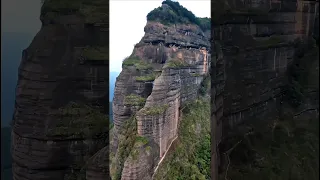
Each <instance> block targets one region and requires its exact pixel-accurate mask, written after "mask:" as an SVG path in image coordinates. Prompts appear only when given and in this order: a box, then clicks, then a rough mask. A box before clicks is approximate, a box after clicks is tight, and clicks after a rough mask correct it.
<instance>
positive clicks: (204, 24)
mask: <svg viewBox="0 0 320 180" xmlns="http://www.w3.org/2000/svg"><path fill="white" fill-rule="evenodd" d="M198 20H199V26H200V28H201V29H202V30H203V31H206V30H210V29H211V18H207V17H205V18H198Z"/></svg>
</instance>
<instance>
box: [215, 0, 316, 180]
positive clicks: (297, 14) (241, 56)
mask: <svg viewBox="0 0 320 180" xmlns="http://www.w3.org/2000/svg"><path fill="white" fill-rule="evenodd" d="M226 4H227V6H228V8H229V9H230V11H229V14H225V15H223V16H221V18H220V19H219V21H220V24H219V25H217V26H215V27H214V39H215V41H214V44H215V46H214V47H215V51H216V53H217V55H216V57H214V59H216V60H215V61H214V62H215V63H213V64H212V72H213V74H212V75H211V78H212V79H215V80H216V81H214V83H212V95H211V97H212V107H213V111H212V113H213V114H212V117H213V119H214V118H216V119H214V120H216V121H215V122H217V124H216V125H215V126H216V127H217V129H216V132H217V133H218V134H217V135H216V137H217V144H219V142H220V141H221V137H222V134H221V132H222V123H221V122H223V120H224V119H223V118H225V120H226V121H224V123H223V125H225V126H226V127H233V126H235V125H237V124H239V123H240V122H242V121H244V120H248V119H251V118H254V119H262V120H267V119H271V118H274V117H276V116H277V115H278V111H277V109H279V105H280V100H279V99H280V98H279V97H281V96H282V94H283V91H282V90H283V89H282V87H283V86H284V85H285V84H286V81H287V77H286V71H287V67H288V65H290V63H291V62H292V60H293V56H294V52H295V48H294V43H292V42H293V41H294V40H295V39H297V38H306V37H308V36H311V35H312V34H313V31H314V29H315V30H316V31H317V26H316V24H317V23H318V22H316V21H315V20H316V19H318V12H317V11H318V2H316V1H301V0H297V1H285V0H279V1H276V0H259V1H254V2H253V1H250V2H249V1H226ZM255 8H257V9H255ZM212 11H214V10H212ZM219 80H221V81H219ZM235 87H236V88H235ZM226 134H227V132H226ZM212 167H214V164H213V165H212ZM213 175H214V174H213ZM213 175H212V176H213Z"/></svg>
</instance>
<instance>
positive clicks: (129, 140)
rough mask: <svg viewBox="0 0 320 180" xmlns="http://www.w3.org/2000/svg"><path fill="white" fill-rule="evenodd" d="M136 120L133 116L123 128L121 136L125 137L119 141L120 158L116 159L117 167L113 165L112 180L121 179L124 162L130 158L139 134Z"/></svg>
mask: <svg viewBox="0 0 320 180" xmlns="http://www.w3.org/2000/svg"><path fill="white" fill-rule="evenodd" d="M136 123H137V121H136V118H135V117H134V116H133V117H131V118H130V119H128V120H127V121H126V122H125V124H124V127H123V130H122V132H121V134H122V135H123V137H121V138H120V140H119V145H118V150H117V151H118V158H117V159H116V161H117V165H114V164H112V165H111V167H112V168H111V172H110V173H111V175H112V177H113V178H112V179H114V180H120V179H121V172H122V169H123V165H124V162H125V161H126V159H127V158H128V157H129V155H130V153H131V151H132V150H133V148H134V144H135V140H136V134H137V126H136ZM133 153H134V152H133Z"/></svg>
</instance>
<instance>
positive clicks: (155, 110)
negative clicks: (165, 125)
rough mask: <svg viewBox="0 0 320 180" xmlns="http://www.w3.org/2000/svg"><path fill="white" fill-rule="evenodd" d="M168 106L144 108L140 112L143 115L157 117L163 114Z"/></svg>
mask: <svg viewBox="0 0 320 180" xmlns="http://www.w3.org/2000/svg"><path fill="white" fill-rule="evenodd" d="M168 107H169V105H167V104H165V105H156V106H153V107H146V108H143V109H141V112H142V113H143V114H145V115H159V114H162V113H164V112H165V111H166V110H167V109H168Z"/></svg>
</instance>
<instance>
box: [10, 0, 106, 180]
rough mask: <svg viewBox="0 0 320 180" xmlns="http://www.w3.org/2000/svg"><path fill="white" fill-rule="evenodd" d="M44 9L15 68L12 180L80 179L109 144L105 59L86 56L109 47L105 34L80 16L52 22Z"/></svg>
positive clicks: (46, 7) (64, 16) (60, 18)
mask: <svg viewBox="0 0 320 180" xmlns="http://www.w3.org/2000/svg"><path fill="white" fill-rule="evenodd" d="M48 6H49V7H50V8H51V9H52V8H54V7H53V6H51V5H49V2H45V4H44V6H43V9H42V13H41V20H42V23H43V24H42V27H41V29H40V31H39V32H38V34H37V35H36V36H35V38H34V39H33V41H32V43H31V44H30V46H29V47H28V48H27V49H26V50H24V51H23V54H22V61H21V64H20V67H19V80H18V83H17V87H16V104H15V112H14V117H13V129H12V157H13V177H14V179H15V180H24V179H32V180H38V179H42V180H43V179H46V180H50V179H52V180H57V179H68V178H71V177H79V176H80V175H79V174H84V172H81V173H80V169H82V167H83V166H84V163H85V162H86V161H87V160H88V159H89V158H90V157H91V156H92V155H93V154H95V153H96V152H97V151H98V150H100V149H102V148H103V147H104V146H106V144H107V139H108V133H107V132H108V127H107V126H108V116H107V115H105V114H104V113H105V112H108V91H107V89H108V82H109V77H108V73H106V72H108V70H109V66H108V59H101V58H100V59H99V58H95V57H92V56H91V55H90V54H88V50H89V51H93V49H94V48H92V47H97V48H101V49H103V48H104V47H105V46H108V31H105V30H104V29H103V28H102V27H101V26H100V27H99V26H92V25H90V24H88V23H86V20H85V19H84V17H83V16H77V15H70V14H65V15H63V14H64V13H63V12H62V13H61V14H60V16H57V17H56V18H52V17H51V18H50V17H49V16H48V13H53V11H50V8H48ZM107 7H108V6H107ZM66 20H67V21H66ZM79 53H80V54H79ZM101 53H102V54H106V57H108V52H107V51H104V52H101ZM103 125H105V128H103ZM98 127H100V128H98ZM106 177H107V176H106Z"/></svg>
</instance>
